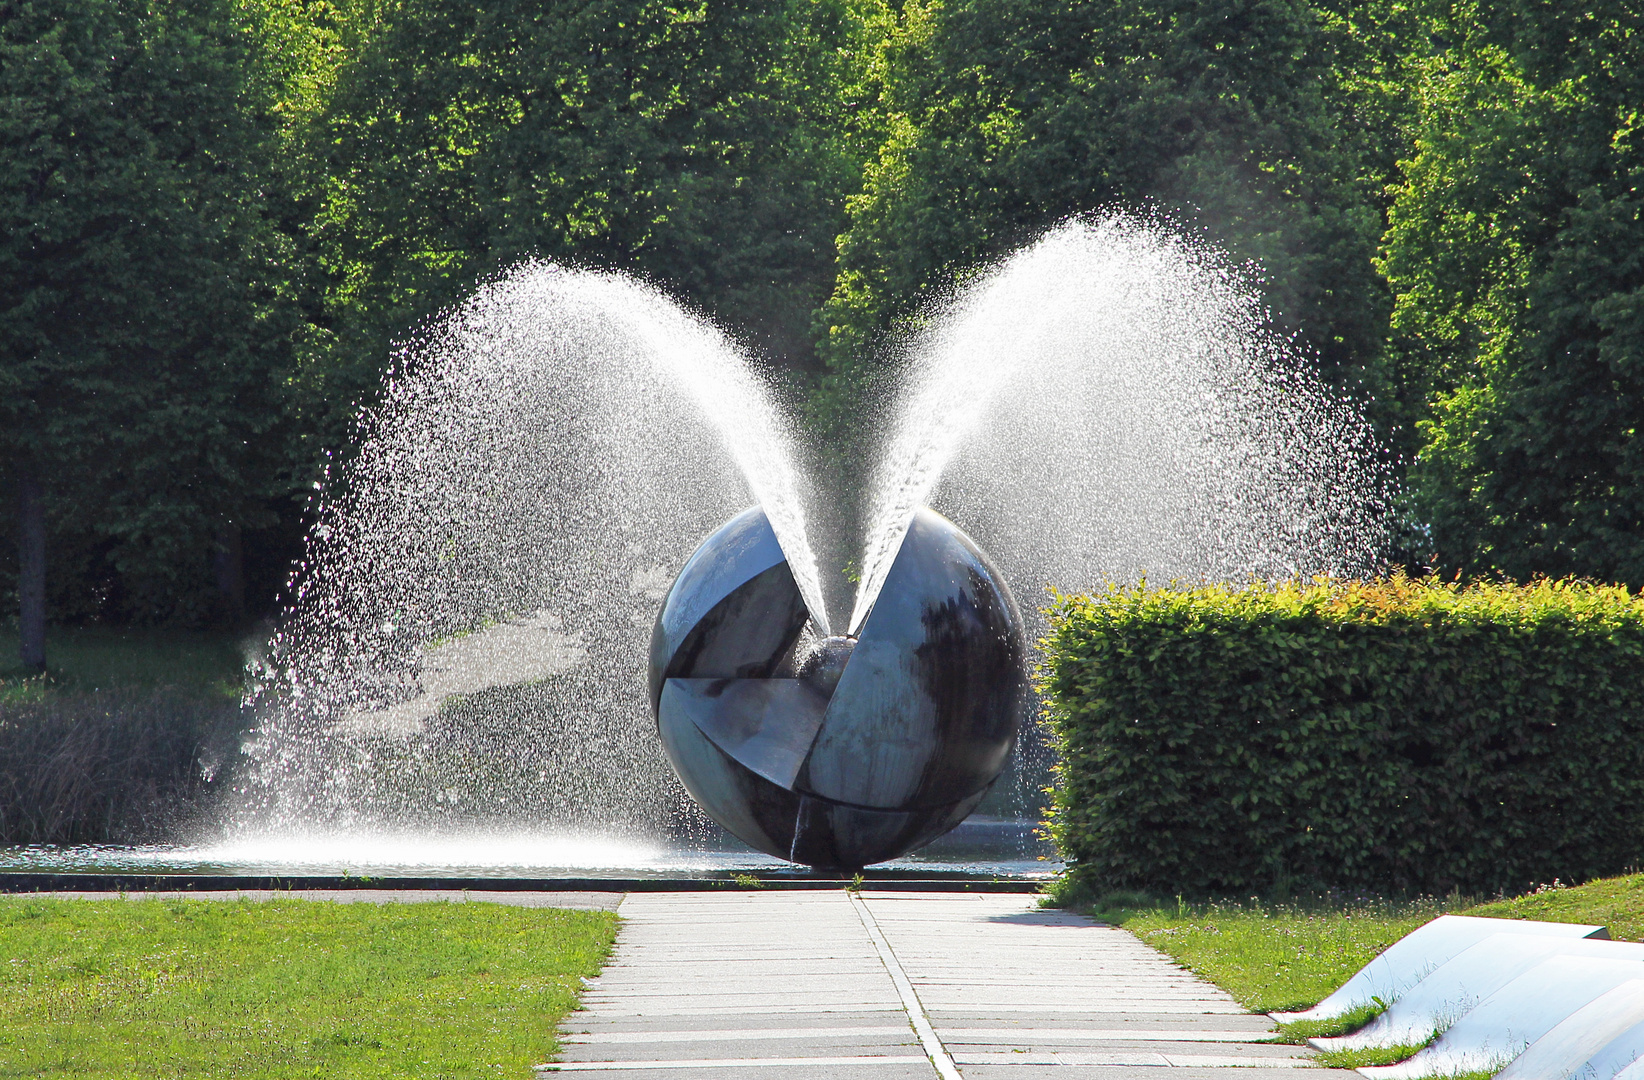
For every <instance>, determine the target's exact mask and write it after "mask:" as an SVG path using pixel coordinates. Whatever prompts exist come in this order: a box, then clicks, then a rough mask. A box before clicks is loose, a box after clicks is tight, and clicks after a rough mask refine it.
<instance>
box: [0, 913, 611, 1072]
mask: <svg viewBox="0 0 1644 1080" xmlns="http://www.w3.org/2000/svg"><path fill="white" fill-rule="evenodd" d="M616 923H617V920H616V916H614V915H611V914H608V913H605V912H581V911H559V910H551V909H541V908H537V909H530V908H513V907H505V906H502V905H498V904H483V903H474V904H441V903H423V904H384V905H377V904H370V903H359V904H337V903H323V902H314V901H305V900H275V901H267V902H257V901H249V900H247V901H239V902H220V901H200V900H180V901H160V900H142V901H124V900H109V901H84V900H51V899H35V898H24V897H4V898H0V1077H22V1076H28V1077H110V1078H115V1077H118V1078H122V1080H124V1078H127V1077H133V1076H153V1077H207V1076H209V1077H247V1078H252V1077H268V1078H274V1077H303V1076H315V1077H326V1078H330V1080H346V1078H351V1077H372V1078H377V1077H516V1078H528V1077H530V1076H531V1075H532V1074H531V1071H530V1067H531V1066H532V1065H535V1064H539V1063H541V1062H544V1061H548V1060H550V1059H551V1058H552V1056H553V1054H554V1052H555V1050H556V1038H555V1029H556V1026H557V1024H558V1022H559V1020H560V1018H561V1017H562V1016H564V1015H565V1014H566V1013H567V1012H568V1011H570V1010H571V1009H573V1008H574V1007H575V1006H576V1001H577V995H578V993H579V991H580V987H581V983H580V979H581V978H582V977H583V976H592V975H595V974H597V973H598V971H599V969H600V966H601V965H602V963H603V962H604V959H605V957H606V955H607V954H608V952H609V950H610V947H611V943H612V941H613V940H614V937H615V933H616Z"/></svg>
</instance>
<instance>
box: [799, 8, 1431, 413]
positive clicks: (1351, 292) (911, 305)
mask: <svg viewBox="0 0 1644 1080" xmlns="http://www.w3.org/2000/svg"><path fill="white" fill-rule="evenodd" d="M1393 23H1394V19H1393V17H1392V16H1390V15H1387V14H1384V13H1381V12H1378V11H1377V10H1376V9H1375V7H1374V6H1371V7H1364V8H1355V9H1354V14H1352V15H1351V16H1348V15H1345V14H1337V13H1334V12H1331V11H1328V10H1321V9H1317V8H1314V7H1310V6H1308V5H1307V4H1306V3H1301V2H1296V0H1235V2H1232V3H1219V4H1207V3H1200V2H1198V0H1146V2H1139V3H1136V2H1133V3H1122V4H1113V3H1097V2H1091V3H1074V4H1045V3H1038V2H1036V0H958V2H952V3H947V4H941V3H928V4H920V3H910V4H908V5H906V6H905V7H904V8H903V9H902V11H901V16H900V19H899V21H898V24H897V26H896V29H895V31H894V33H893V34H892V35H891V36H890V39H889V40H888V42H887V45H886V56H887V59H886V62H885V63H884V65H883V70H884V76H883V79H882V82H881V88H880V93H881V102H882V107H883V108H884V110H885V111H886V114H887V117H888V122H887V128H888V137H887V139H886V141H885V142H884V144H883V145H882V147H881V149H880V152H879V154H878V156H877V158H876V160H874V161H873V162H872V163H871V164H870V166H869V167H868V169H867V172H866V176H865V178H864V187H863V192H862V195H861V196H860V197H858V198H857V199H856V200H854V201H853V204H852V214H851V226H850V229H849V231H848V232H847V233H846V234H845V235H844V236H843V237H842V239H841V242H840V275H839V284H838V288H837V291H836V292H835V294H834V295H833V297H832V298H831V299H830V301H829V304H828V305H827V307H826V309H825V310H824V312H823V313H822V322H823V326H822V330H823V332H824V333H825V334H826V335H827V340H828V342H829V351H828V359H829V362H830V364H832V365H833V367H834V369H835V372H836V373H837V376H838V377H836V378H835V379H833V380H832V381H831V384H830V389H831V390H832V391H833V392H834V393H835V394H836V395H838V397H839V401H838V405H837V407H839V408H848V407H849V400H850V392H851V390H852V388H853V387H855V386H857V385H859V384H860V383H861V381H862V373H861V371H860V369H861V367H862V365H863V364H864V363H866V362H868V361H869V360H870V359H871V356H872V342H873V341H874V339H875V338H876V336H878V335H879V334H881V333H882V332H883V331H884V330H885V329H886V327H887V326H890V325H892V324H894V322H895V321H896V320H897V319H898V318H904V317H907V316H910V315H914V314H916V313H917V310H918V307H919V305H920V304H921V303H922V302H924V301H925V300H926V298H927V297H928V296H929V294H930V293H931V292H932V291H933V290H939V289H941V288H942V287H943V286H944V285H945V284H946V283H947V282H949V281H950V280H952V277H953V275H954V273H955V272H956V271H963V270H965V269H968V268H970V267H972V266H974V265H976V264H977V263H978V262H979V261H981V260H984V259H987V258H988V257H990V256H993V255H995V254H998V253H1000V252H1002V251H1005V250H1008V249H1010V248H1011V247H1014V246H1015V245H1017V244H1019V243H1021V242H1022V241H1023V240H1025V239H1027V238H1028V237H1030V236H1031V235H1033V234H1034V233H1036V232H1038V231H1040V230H1042V229H1044V228H1045V227H1046V226H1048V225H1049V224H1051V223H1052V222H1054V221H1056V220H1058V219H1060V218H1063V217H1065V216H1067V215H1069V214H1072V213H1077V212H1081V211H1087V210H1094V209H1099V208H1102V207H1108V206H1113V205H1121V206H1130V207H1135V208H1143V209H1150V208H1151V209H1163V210H1165V211H1166V212H1167V213H1168V214H1169V215H1170V216H1171V217H1174V218H1175V219H1176V220H1178V221H1180V222H1182V223H1184V224H1185V225H1186V226H1187V227H1189V228H1192V229H1196V230H1200V231H1202V232H1204V233H1205V234H1207V235H1208V236H1209V237H1210V238H1211V239H1213V240H1215V241H1217V242H1220V243H1221V244H1223V245H1225V246H1226V247H1227V248H1229V249H1230V251H1231V252H1232V253H1233V254H1234V255H1235V256H1236V257H1238V258H1242V259H1249V260H1254V261H1255V262H1256V263H1257V264H1259V265H1260V266H1261V267H1262V268H1263V272H1264V275H1265V282H1264V284H1265V287H1266V289H1267V291H1268V297H1269V300H1270V303H1271V305H1272V308H1273V313H1274V315H1275V317H1276V318H1277V319H1278V321H1279V322H1280V324H1281V326H1283V327H1284V328H1285V329H1286V330H1288V331H1291V332H1295V331H1300V332H1301V334H1302V335H1303V339H1304V341H1305V343H1306V345H1307V346H1308V347H1309V348H1310V349H1311V350H1312V351H1313V352H1314V353H1316V355H1317V357H1318V359H1319V361H1320V363H1321V364H1322V366H1323V368H1324V369H1325V370H1326V372H1328V373H1329V374H1331V375H1333V376H1335V377H1337V378H1340V379H1345V380H1350V381H1354V382H1364V381H1366V380H1368V381H1369V383H1370V384H1371V386H1372V387H1373V388H1374V389H1377V390H1380V389H1382V386H1381V384H1382V382H1383V380H1382V379H1381V377H1380V371H1379V368H1378V365H1379V362H1380V359H1381V351H1380V348H1379V345H1380V338H1381V335H1382V333H1383V332H1384V328H1385V324H1386V309H1387V308H1388V306H1389V301H1388V298H1387V296H1386V293H1385V290H1384V288H1383V287H1382V285H1381V283H1380V282H1379V281H1378V280H1377V279H1376V276H1375V273H1374V269H1373V267H1372V265H1371V256H1372V254H1373V252H1374V250H1375V244H1376V241H1377V239H1378V238H1379V236H1380V234H1381V223H1382V209H1381V206H1380V203H1381V201H1382V198H1383V196H1382V191H1383V189H1384V188H1385V186H1386V184H1387V183H1388V181H1389V180H1390V179H1391V173H1392V165H1393V160H1392V157H1391V156H1390V155H1389V154H1388V153H1387V152H1386V147H1388V146H1389V145H1391V143H1392V141H1393V139H1394V137H1395V136H1396V134H1397V132H1398V129H1399V126H1400V123H1401V121H1402V110H1403V106H1402V104H1401V100H1402V95H1401V92H1400V89H1399V84H1398V81H1397V80H1396V79H1392V80H1390V79H1389V78H1388V69H1389V68H1390V67H1392V66H1396V62H1397V54H1396V53H1395V51H1394V49H1393V41H1392V29H1393Z"/></svg>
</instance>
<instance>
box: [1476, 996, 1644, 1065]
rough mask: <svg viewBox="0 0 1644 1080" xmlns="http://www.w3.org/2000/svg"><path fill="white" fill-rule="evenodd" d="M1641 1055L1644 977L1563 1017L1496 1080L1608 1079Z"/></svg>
mask: <svg viewBox="0 0 1644 1080" xmlns="http://www.w3.org/2000/svg"><path fill="white" fill-rule="evenodd" d="M1629 1036H1630V1037H1629ZM1640 1052H1644V979H1632V980H1629V981H1627V982H1624V983H1622V984H1621V985H1620V986H1618V987H1616V988H1615V989H1614V990H1611V991H1610V992H1609V993H1607V994H1601V995H1599V996H1598V997H1597V998H1594V999H1593V1000H1592V1001H1591V1002H1589V1003H1588V1004H1586V1005H1584V1006H1582V1007H1581V1008H1579V1009H1577V1010H1576V1011H1575V1012H1573V1013H1571V1014H1570V1015H1569V1016H1567V1017H1565V1018H1564V1019H1563V1020H1561V1021H1560V1022H1559V1023H1558V1025H1557V1026H1556V1027H1554V1028H1553V1029H1552V1030H1551V1031H1549V1032H1547V1034H1545V1035H1543V1036H1542V1037H1541V1038H1539V1039H1537V1040H1536V1041H1535V1042H1533V1043H1531V1044H1530V1048H1529V1049H1528V1050H1526V1051H1524V1053H1522V1054H1520V1055H1519V1056H1518V1057H1517V1058H1515V1059H1514V1060H1513V1063H1512V1064H1511V1065H1509V1066H1507V1068H1506V1069H1504V1070H1502V1071H1501V1073H1499V1074H1498V1075H1497V1076H1496V1080H1570V1078H1571V1077H1577V1078H1579V1080H1611V1078H1612V1077H1614V1076H1615V1074H1616V1072H1617V1071H1618V1070H1620V1069H1622V1068H1624V1067H1626V1066H1627V1065H1630V1064H1631V1063H1632V1062H1633V1061H1634V1060H1635V1059H1636V1058H1638V1057H1639V1056H1640Z"/></svg>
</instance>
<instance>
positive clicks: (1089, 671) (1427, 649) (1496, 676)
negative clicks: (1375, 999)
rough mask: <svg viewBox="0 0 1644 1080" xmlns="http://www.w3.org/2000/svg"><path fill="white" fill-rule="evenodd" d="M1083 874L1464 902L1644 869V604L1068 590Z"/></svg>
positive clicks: (1066, 727)
mask: <svg viewBox="0 0 1644 1080" xmlns="http://www.w3.org/2000/svg"><path fill="white" fill-rule="evenodd" d="M1051 616H1052V618H1051V626H1052V629H1051V634H1050V636H1049V637H1048V638H1047V639H1046V641H1045V646H1046V656H1045V660H1044V662H1043V666H1042V667H1041V670H1040V678H1041V686H1042V689H1043V690H1044V691H1045V693H1046V697H1047V699H1048V702H1049V705H1050V712H1051V714H1052V722H1053V724H1054V727H1055V732H1056V737H1057V740H1058V742H1059V744H1060V750H1061V763H1060V765H1059V771H1058V775H1057V782H1056V790H1055V797H1054V806H1053V809H1052V812H1051V820H1050V829H1051V832H1052V834H1053V836H1054V837H1055V840H1056V842H1057V845H1058V847H1059V848H1060V849H1061V851H1062V854H1063V857H1064V858H1065V859H1066V860H1067V861H1068V864H1069V868H1070V875H1071V877H1072V879H1073V882H1074V883H1077V884H1079V885H1080V886H1081V887H1087V888H1093V889H1099V890H1110V889H1120V888H1128V889H1136V888H1141V889H1148V890H1158V891H1163V892H1165V893H1166V894H1175V893H1180V894H1185V895H1190V896H1205V895H1228V894H1249V893H1252V892H1260V893H1265V894H1268V895H1274V894H1278V895H1283V894H1286V893H1295V892H1307V891H1327V890H1347V891H1355V892H1364V891H1368V892H1373V893H1378V894H1388V893H1418V892H1425V893H1444V892H1448V891H1450V890H1452V889H1460V890H1462V891H1463V892H1469V893H1480V892H1484V893H1489V892H1494V891H1497V890H1516V889H1522V888H1524V887H1526V886H1528V885H1531V884H1533V883H1537V882H1548V881H1552V880H1553V879H1554V878H1561V879H1563V880H1565V881H1580V880H1584V879H1587V878H1590V877H1594V876H1598V875H1603V874H1613V873H1617V872H1619V871H1622V870H1624V869H1627V868H1629V867H1634V866H1637V865H1639V863H1640V862H1641V861H1644V860H1641V858H1640V856H1641V854H1644V598H1641V597H1638V596H1634V595H1631V594H1629V593H1628V591H1627V590H1626V589H1625V588H1620V587H1607V586H1598V585H1592V584H1587V583H1583V582H1577V581H1541V582H1537V583H1534V584H1531V585H1528V586H1515V585H1494V584H1474V585H1469V586H1466V587H1462V586H1459V585H1456V584H1446V583H1442V582H1437V581H1434V580H1431V579H1422V580H1412V579H1409V578H1404V577H1395V578H1391V579H1388V580H1384V581H1376V582H1369V583H1361V582H1342V581H1330V580H1322V579H1321V580H1317V581H1314V582H1289V583H1284V584H1279V585H1267V584H1260V583H1257V584H1252V585H1251V586H1249V587H1246V588H1233V587H1226V586H1205V587H1198V588H1162V589H1161V588H1154V587H1149V586H1147V585H1146V584H1145V583H1144V584H1142V585H1140V586H1137V587H1134V588H1114V589H1112V590H1110V591H1109V592H1107V593H1106V594H1105V595H1100V596H1062V597H1058V598H1057V601H1056V603H1055V604H1054V606H1053V608H1052V611H1051Z"/></svg>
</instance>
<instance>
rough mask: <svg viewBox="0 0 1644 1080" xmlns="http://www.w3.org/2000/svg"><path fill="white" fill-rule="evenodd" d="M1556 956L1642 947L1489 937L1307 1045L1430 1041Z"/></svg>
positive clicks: (1630, 954) (1623, 955) (1636, 952)
mask: <svg viewBox="0 0 1644 1080" xmlns="http://www.w3.org/2000/svg"><path fill="white" fill-rule="evenodd" d="M1560 955H1567V956H1589V957H1597V958H1603V959H1626V960H1644V945H1636V944H1632V943H1629V942H1621V941H1601V940H1591V939H1583V938H1577V939H1574V940H1572V939H1570V938H1555V937H1540V936H1536V935H1531V934H1512V933H1508V934H1491V935H1490V936H1489V937H1487V938H1485V939H1484V940H1483V941H1480V942H1479V943H1478V944H1476V945H1473V946H1472V947H1470V948H1467V949H1464V950H1462V951H1461V952H1460V953H1459V954H1458V955H1456V956H1455V957H1453V958H1452V959H1451V960H1449V961H1448V962H1446V963H1444V964H1442V965H1441V966H1440V967H1439V968H1438V969H1437V970H1436V971H1434V972H1432V973H1431V974H1430V975H1428V976H1427V977H1426V978H1424V979H1422V980H1421V981H1420V982H1418V983H1417V984H1416V985H1415V986H1413V987H1411V988H1410V989H1408V990H1406V991H1405V993H1404V995H1403V996H1402V997H1400V998H1399V999H1398V1001H1396V1002H1394V1003H1393V1005H1392V1007H1390V1008H1389V1009H1388V1010H1387V1011H1386V1012H1384V1013H1382V1014H1381V1015H1380V1016H1378V1017H1376V1019H1374V1020H1372V1021H1370V1023H1368V1024H1366V1025H1365V1026H1364V1027H1362V1028H1360V1029H1359V1030H1358V1031H1356V1032H1354V1033H1353V1034H1351V1035H1341V1036H1337V1037H1335V1038H1329V1039H1310V1040H1308V1042H1309V1045H1311V1046H1313V1047H1314V1048H1316V1049H1319V1050H1356V1049H1362V1048H1364V1047H1370V1046H1397V1045H1399V1044H1401V1043H1403V1044H1409V1043H1424V1042H1426V1041H1427V1040H1428V1039H1430V1038H1431V1037H1432V1035H1433V1031H1434V1029H1444V1028H1447V1027H1449V1026H1450V1025H1451V1024H1453V1023H1455V1022H1456V1021H1457V1020H1460V1019H1461V1018H1462V1017H1463V1016H1465V1015H1467V1013H1469V1012H1471V1011H1472V1010H1473V1007H1474V1006H1476V1005H1477V1004H1478V1003H1479V1002H1481V1001H1483V1000H1484V999H1485V998H1487V997H1489V996H1490V995H1491V994H1493V993H1495V992H1496V991H1497V990H1500V989H1501V988H1502V987H1503V986H1506V985H1507V984H1508V983H1510V982H1512V981H1513V980H1514V979H1516V978H1518V977H1519V976H1520V975H1522V974H1524V973H1525V972H1526V971H1529V970H1530V969H1531V968H1533V967H1535V966H1536V965H1537V964H1540V963H1541V962H1542V961H1544V960H1548V959H1551V958H1552V957H1554V956H1560Z"/></svg>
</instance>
